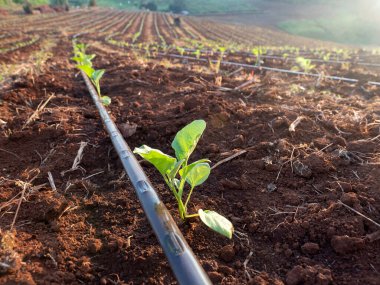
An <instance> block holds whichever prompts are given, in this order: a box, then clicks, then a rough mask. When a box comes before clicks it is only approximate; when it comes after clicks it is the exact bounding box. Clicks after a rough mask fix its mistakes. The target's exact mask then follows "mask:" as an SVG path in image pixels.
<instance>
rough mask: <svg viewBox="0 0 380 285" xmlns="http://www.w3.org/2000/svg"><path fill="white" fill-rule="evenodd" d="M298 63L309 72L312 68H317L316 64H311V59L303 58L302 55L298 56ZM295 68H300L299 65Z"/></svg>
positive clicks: (294, 68)
mask: <svg viewBox="0 0 380 285" xmlns="http://www.w3.org/2000/svg"><path fill="white" fill-rule="evenodd" d="M296 63H297V64H298V65H299V67H300V68H301V69H302V70H303V71H304V72H306V73H309V72H310V71H311V70H313V69H314V68H315V65H314V64H311V60H310V59H306V58H303V57H301V56H299V57H297V58H296ZM292 69H293V70H298V67H293V68H292Z"/></svg>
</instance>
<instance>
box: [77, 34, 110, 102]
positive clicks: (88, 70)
mask: <svg viewBox="0 0 380 285" xmlns="http://www.w3.org/2000/svg"><path fill="white" fill-rule="evenodd" d="M73 48H74V57H73V58H72V60H74V61H76V62H77V66H76V67H77V68H78V69H80V70H82V71H83V72H84V73H85V74H86V75H87V76H88V78H90V80H91V82H92V84H94V86H95V88H96V91H97V93H98V95H99V97H100V100H101V101H102V104H103V105H104V106H108V105H109V104H111V98H110V97H108V96H102V94H101V92H100V79H101V78H102V76H103V75H104V72H105V70H104V69H99V70H95V69H94V68H92V60H93V59H94V58H95V55H94V54H91V55H88V54H86V48H87V46H86V45H85V44H81V43H76V42H75V41H74V42H73Z"/></svg>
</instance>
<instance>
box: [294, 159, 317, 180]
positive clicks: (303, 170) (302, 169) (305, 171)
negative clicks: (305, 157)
mask: <svg viewBox="0 0 380 285" xmlns="http://www.w3.org/2000/svg"><path fill="white" fill-rule="evenodd" d="M293 169H294V173H295V174H297V175H298V176H301V177H304V178H310V177H311V175H312V174H313V173H312V171H311V169H310V168H309V166H307V165H306V164H303V163H302V162H301V161H299V160H296V161H295V162H294V163H293Z"/></svg>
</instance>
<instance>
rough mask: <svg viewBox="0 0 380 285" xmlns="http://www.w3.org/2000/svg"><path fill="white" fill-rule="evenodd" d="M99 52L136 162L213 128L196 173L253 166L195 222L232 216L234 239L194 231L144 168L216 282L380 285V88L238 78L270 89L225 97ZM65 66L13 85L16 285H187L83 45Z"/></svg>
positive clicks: (0, 183)
mask: <svg viewBox="0 0 380 285" xmlns="http://www.w3.org/2000/svg"><path fill="white" fill-rule="evenodd" d="M86 39H87V38H86V37H85V38H83V41H86ZM87 40H88V41H90V39H87ZM37 48H38V46H34V47H29V48H28V53H30V50H31V49H32V50H33V49H37ZM89 52H90V53H95V54H97V57H96V59H95V61H94V65H95V66H96V68H104V69H106V74H105V76H104V79H102V92H103V95H108V96H110V97H111V98H112V104H111V106H110V107H109V110H110V113H111V116H112V117H113V118H114V119H115V121H116V123H117V125H118V127H119V128H120V130H121V132H122V133H123V134H124V136H125V139H126V140H127V142H128V144H129V145H130V147H131V148H132V149H133V148H134V147H137V146H140V145H142V144H147V145H149V146H151V147H155V148H159V149H161V150H163V151H164V152H166V153H170V154H173V150H171V148H170V143H171V141H172V139H173V138H174V136H175V134H176V132H177V131H178V130H179V129H180V128H182V127H183V126H185V125H186V124H188V123H190V122H191V121H192V120H194V119H204V120H206V122H207V129H206V131H205V133H204V136H203V137H202V138H201V140H200V142H199V146H198V148H197V149H196V151H195V152H194V154H193V157H192V159H193V160H196V159H199V158H204V157H207V158H209V159H210V160H211V161H212V165H215V164H216V163H217V162H219V161H222V160H223V159H226V158H229V157H231V156H232V155H234V154H238V155H237V156H236V157H235V158H233V159H230V160H228V161H225V162H224V163H222V164H220V165H218V166H217V167H215V168H214V169H213V170H212V174H211V176H210V178H209V180H208V181H207V182H206V183H205V184H204V185H202V186H201V187H199V189H196V192H195V193H194V194H193V195H194V197H193V199H192V202H191V209H190V210H191V211H194V212H195V211H196V210H197V209H199V208H203V209H213V210H216V211H218V212H219V213H221V214H223V215H225V216H226V217H228V218H229V219H230V220H231V221H232V222H233V224H234V226H235V230H236V231H235V235H234V237H233V239H232V240H228V239H226V238H224V237H222V236H219V235H216V234H214V233H213V232H211V231H210V230H209V229H208V228H206V227H205V226H204V225H202V224H201V223H200V222H199V221H198V220H196V219H195V220H192V221H190V222H189V223H187V224H183V223H182V222H181V221H180V219H179V216H178V212H177V209H176V204H175V199H174V198H173V197H172V195H171V194H170V191H169V189H167V187H166V186H165V185H164V181H163V179H162V178H161V177H160V175H159V174H158V173H157V171H156V170H155V169H154V168H153V167H151V166H150V165H148V164H146V163H143V166H144V169H145V170H146V172H147V174H148V176H149V178H150V179H151V180H152V182H153V184H154V186H155V187H156V190H157V192H158V193H159V196H160V197H161V198H162V200H163V201H164V203H165V204H166V206H167V207H168V209H169V210H170V211H171V213H172V215H173V217H174V218H175V220H176V221H177V222H178V225H179V227H180V229H181V230H182V232H183V234H184V236H185V238H186V239H187V241H188V242H189V244H190V246H191V247H192V249H193V250H194V252H195V254H196V256H197V257H198V258H199V260H200V262H201V264H202V266H203V267H204V268H205V270H206V271H207V273H208V274H209V276H210V278H211V280H212V281H213V282H214V283H215V284H260V285H263V284H276V285H280V284H288V285H297V284H308V285H309V284H310V285H311V284H320V285H325V284H326V285H327V284H373V285H376V284H379V280H380V274H379V271H380V259H379V255H380V241H379V240H380V234H379V230H380V229H379V226H378V224H377V225H376V222H377V223H379V220H380V218H379V217H380V200H379V197H380V196H379V189H380V187H379V186H380V180H379V177H380V168H379V163H380V154H379V153H380V144H379V141H380V139H379V128H380V113H379V110H380V102H379V95H380V90H379V88H378V87H375V86H367V85H365V86H360V85H358V86H356V85H349V84H346V83H341V82H324V81H322V82H318V84H316V83H317V82H316V80H315V79H310V78H303V77H294V76H286V75H283V74H277V73H270V72H267V73H265V72H262V73H257V74H254V73H252V72H251V71H244V70H242V71H241V72H238V73H235V74H234V75H231V76H227V74H228V73H230V72H232V71H234V69H228V70H225V69H223V70H222V86H223V87H228V88H231V89H232V88H235V87H236V86H239V85H241V84H242V83H244V82H246V81H247V80H250V79H252V78H255V79H256V80H255V82H254V83H253V84H252V85H250V86H248V87H246V88H243V89H242V90H229V91H228V90H227V91H221V89H220V88H219V84H217V83H215V82H216V80H215V76H214V75H213V74H212V73H211V72H210V70H209V68H208V67H207V66H200V65H197V64H196V63H190V62H181V61H178V60H177V61H168V60H166V61H161V62H160V61H156V60H147V59H146V58H143V57H139V56H137V57H136V56H135V55H134V54H133V53H125V54H124V53H123V52H122V51H117V50H115V49H112V48H110V47H109V46H106V45H103V44H102V43H101V42H98V43H97V44H96V43H94V44H93V46H92V47H91V48H90V50H89ZM20 53H21V54H22V51H20ZM52 53H53V55H54V56H53V57H52V58H51V59H49V60H48V61H47V62H46V63H45V67H44V70H43V72H41V73H38V74H33V76H32V75H25V76H19V77H16V78H12V79H11V80H10V81H7V83H6V84H4V85H3V86H2V87H1V93H0V119H1V120H2V121H4V123H1V125H0V127H1V131H2V132H1V135H0V165H1V170H0V171H1V172H0V173H1V174H0V193H1V194H0V195H1V196H0V202H1V204H0V211H1V212H0V214H1V216H0V217H1V220H0V223H1V224H0V225H1V236H2V242H1V250H0V261H1V263H0V272H1V276H0V282H1V283H3V284H174V283H176V281H175V279H174V277H173V274H172V272H171V270H170V267H169V265H168V263H167V261H166V259H165V256H164V254H163V252H162V250H161V249H160V247H159V245H158V242H157V240H156V238H155V236H154V234H153V232H152V230H151V228H150V226H149V224H148V222H147V220H146V218H145V216H144V213H143V211H142V208H141V207H140V204H139V202H138V200H137V198H136V195H135V193H134V190H133V188H132V186H131V184H130V183H129V180H128V177H127V176H126V175H125V173H124V171H123V168H122V166H121V163H120V162H119V160H118V158H117V155H116V153H115V151H114V149H113V147H112V144H111V142H110V140H109V138H108V137H107V134H106V132H105V130H104V128H103V126H102V124H101V121H100V117H99V115H98V114H97V111H96V108H95V107H94V105H93V104H92V101H91V99H90V97H89V96H88V92H87V90H86V88H85V84H84V82H83V80H82V79H81V77H80V75H79V74H78V73H77V71H76V70H75V69H74V65H73V63H70V61H69V58H70V56H71V42H70V40H69V38H68V37H65V36H64V35H61V36H60V37H59V41H58V43H57V45H56V47H55V48H54V49H53V50H52ZM50 96H53V97H51V98H50V101H49V102H48V104H47V105H46V107H45V108H43V109H42V110H41V111H40V112H39V114H38V116H35V118H34V119H33V120H31V121H30V122H29V123H27V124H26V122H28V119H29V118H30V117H31V116H32V114H33V113H34V111H35V110H36V109H37V107H38V106H39V104H40V103H41V102H42V101H45V100H47V99H48V98H49V97H50ZM297 119H298V120H297ZM295 121H298V122H299V123H298V124H295V123H294V122H295ZM0 122H1V121H0ZM292 123H293V124H292ZM135 126H136V132H133V131H131V130H133V129H134V127H135ZM293 127H294V128H293ZM80 149H82V150H83V152H82V157H81V159H80V163H79V164H78V165H75V164H73V162H74V160H75V158H76V157H77V155H78V151H79V150H80ZM79 154H80V153H79ZM49 173H51V176H52V177H53V180H54V184H55V188H56V189H54V186H52V183H49V180H48V176H49ZM22 195H23V196H24V199H22V203H21V204H20V209H19V212H18V215H17V219H16V220H15V223H14V226H13V228H12V230H11V227H12V224H13V219H14V217H15V212H16V209H17V206H18V204H19V202H20V197H21V196H22ZM358 213H360V214H361V215H359V214H358Z"/></svg>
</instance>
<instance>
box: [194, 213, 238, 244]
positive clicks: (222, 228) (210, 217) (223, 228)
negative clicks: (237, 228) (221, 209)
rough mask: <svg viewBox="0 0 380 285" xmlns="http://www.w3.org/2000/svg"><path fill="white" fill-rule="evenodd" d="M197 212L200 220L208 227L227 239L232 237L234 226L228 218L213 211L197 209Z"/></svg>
mask: <svg viewBox="0 0 380 285" xmlns="http://www.w3.org/2000/svg"><path fill="white" fill-rule="evenodd" d="M198 214H199V218H200V219H201V221H202V222H203V223H204V224H205V225H206V226H208V227H209V228H210V229H212V230H214V231H216V232H217V233H219V234H221V235H223V236H225V237H228V238H229V239H231V238H232V234H233V232H234V226H233V225H232V223H231V222H230V221H229V220H228V219H226V218H225V217H223V216H222V215H219V214H218V213H217V212H214V211H203V210H202V209H199V210H198Z"/></svg>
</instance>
